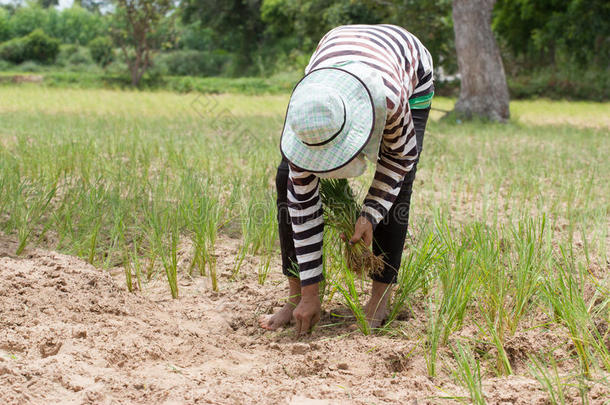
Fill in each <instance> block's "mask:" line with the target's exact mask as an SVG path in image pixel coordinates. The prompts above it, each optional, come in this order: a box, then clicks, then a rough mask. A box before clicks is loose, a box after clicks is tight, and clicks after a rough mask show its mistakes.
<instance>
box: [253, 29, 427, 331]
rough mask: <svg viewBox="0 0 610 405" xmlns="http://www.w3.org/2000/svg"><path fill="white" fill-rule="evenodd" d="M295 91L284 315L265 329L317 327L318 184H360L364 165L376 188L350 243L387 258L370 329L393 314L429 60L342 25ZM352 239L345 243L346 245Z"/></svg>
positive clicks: (285, 145)
mask: <svg viewBox="0 0 610 405" xmlns="http://www.w3.org/2000/svg"><path fill="white" fill-rule="evenodd" d="M305 73H306V74H305V77H303V79H301V81H300V82H299V83H298V84H297V86H296V87H295V89H294V91H293V93H292V95H291V97H290V102H289V105H288V110H287V112H286V120H285V123H284V129H283V132H282V138H281V141H280V149H281V152H282V162H281V163H280V165H279V167H278V170H277V176H276V187H277V207H278V222H279V236H280V246H281V251H282V267H283V273H284V275H286V276H287V277H288V285H289V293H288V294H289V295H288V301H287V303H286V304H285V305H284V307H283V308H282V309H281V310H280V311H279V312H277V313H275V314H273V315H267V316H263V317H261V318H260V319H259V323H260V326H261V327H263V328H265V329H269V330H274V329H277V328H278V327H280V326H283V325H285V324H287V323H288V322H290V320H291V318H292V317H294V319H295V321H296V328H297V334H298V335H302V334H304V333H307V332H309V331H310V329H311V328H312V327H313V326H314V325H315V324H316V323H317V322H318V321H319V319H320V300H319V296H318V283H319V282H320V281H322V279H323V274H322V234H323V227H324V224H323V215H322V214H323V212H322V203H321V200H320V195H319V193H318V185H319V179H320V178H348V177H356V176H359V175H361V174H362V173H363V172H364V170H365V168H366V162H365V158H366V159H368V160H369V161H371V162H375V164H376V171H375V178H374V180H373V182H372V184H371V186H370V188H369V190H368V194H367V196H366V198H365V200H364V204H363V208H362V212H361V214H360V217H359V219H358V220H357V222H356V224H355V227H354V233H353V235H351V238H350V240H349V242H350V243H352V244H353V243H356V242H358V241H363V242H364V243H365V244H366V245H367V246H370V245H371V243H372V244H373V252H374V253H375V254H376V255H383V256H382V257H383V260H384V262H385V265H384V268H383V270H382V271H381V272H380V274H377V275H374V276H372V279H373V284H372V291H371V296H370V299H369V302H368V303H367V304H366V307H365V311H366V316H367V320H368V322H369V325H370V326H371V327H372V328H376V327H379V326H381V324H382V322H383V321H384V319H385V317H386V316H387V314H388V300H389V297H390V295H391V289H392V288H391V287H392V285H393V284H395V283H396V278H397V274H398V268H399V266H400V262H401V257H402V250H403V246H404V243H405V237H406V234H407V225H408V220H409V205H410V200H411V192H412V188H413V181H414V180H415V171H416V166H417V161H418V156H419V154H420V153H421V150H422V142H423V137H424V130H425V127H426V121H427V120H428V113H429V111H430V102H431V99H432V96H433V94H434V86H433V82H432V58H431V57H430V53H429V52H428V51H427V50H426V48H425V47H424V46H423V45H422V43H421V42H420V41H419V40H418V39H417V38H416V37H415V36H413V35H412V34H410V33H409V32H407V31H406V30H404V29H402V28H400V27H397V26H393V25H385V24H384V25H346V26H341V27H337V28H335V29H333V30H331V31H330V32H328V33H327V34H326V35H325V36H324V37H323V38H322V40H321V41H320V43H319V44H318V47H317V49H316V51H315V52H314V54H313V55H312V57H311V59H310V61H309V65H308V66H307V68H306V69H305ZM347 237H349V235H347Z"/></svg>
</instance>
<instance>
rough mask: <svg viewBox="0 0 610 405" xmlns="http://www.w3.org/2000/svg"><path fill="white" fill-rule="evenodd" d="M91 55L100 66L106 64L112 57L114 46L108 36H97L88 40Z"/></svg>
mask: <svg viewBox="0 0 610 405" xmlns="http://www.w3.org/2000/svg"><path fill="white" fill-rule="evenodd" d="M89 52H90V53H91V57H92V58H93V60H94V61H95V63H97V64H98V65H100V66H107V65H108V64H109V63H110V62H112V60H113V59H114V47H113V43H112V39H110V38H109V37H97V38H95V39H93V40H91V42H89Z"/></svg>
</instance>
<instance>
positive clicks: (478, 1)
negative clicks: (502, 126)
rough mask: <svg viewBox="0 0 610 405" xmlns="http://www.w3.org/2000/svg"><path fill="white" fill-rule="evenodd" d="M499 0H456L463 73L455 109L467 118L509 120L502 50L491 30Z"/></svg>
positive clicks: (456, 30)
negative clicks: (495, 4) (495, 5)
mask: <svg viewBox="0 0 610 405" xmlns="http://www.w3.org/2000/svg"><path fill="white" fill-rule="evenodd" d="M494 3H495V0H453V30H454V33H455V49H456V52H457V60H458V66H459V70H460V76H461V86H460V98H459V100H458V102H457V103H456V105H455V111H456V113H458V115H460V116H463V117H464V118H473V117H481V118H487V119H490V120H493V121H506V120H507V119H508V118H509V116H510V112H509V107H508V102H509V98H508V87H507V86H506V76H505V74H504V66H503V65H502V58H501V57H500V50H499V49H498V45H497V44H496V39H495V37H494V34H493V32H492V31H491V11H492V9H493V6H494Z"/></svg>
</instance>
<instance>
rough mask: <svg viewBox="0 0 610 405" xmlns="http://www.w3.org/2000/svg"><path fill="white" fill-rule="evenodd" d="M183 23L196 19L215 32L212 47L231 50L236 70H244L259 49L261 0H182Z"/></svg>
mask: <svg viewBox="0 0 610 405" xmlns="http://www.w3.org/2000/svg"><path fill="white" fill-rule="evenodd" d="M181 6H182V18H183V20H184V22H185V23H192V22H197V21H198V22H200V23H201V26H202V27H206V28H209V29H211V30H213V32H214V33H215V34H216V35H215V36H214V42H215V44H216V47H217V48H219V49H223V50H226V51H229V52H234V53H235V55H236V60H237V71H236V72H234V73H244V72H246V71H247V69H248V68H249V67H250V66H251V65H252V63H253V61H254V57H255V55H256V54H257V53H258V52H259V51H260V42H261V39H262V34H263V31H264V28H265V27H264V25H263V22H262V21H261V13H260V7H261V0H224V1H217V0H183V1H182V3H181Z"/></svg>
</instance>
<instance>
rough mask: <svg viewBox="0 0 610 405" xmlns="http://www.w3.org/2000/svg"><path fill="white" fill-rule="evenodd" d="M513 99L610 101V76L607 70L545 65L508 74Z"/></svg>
mask: <svg viewBox="0 0 610 405" xmlns="http://www.w3.org/2000/svg"><path fill="white" fill-rule="evenodd" d="M508 87H509V91H510V95H511V98H513V99H523V98H536V97H545V98H550V99H572V100H593V101H607V100H608V98H609V97H610V76H609V75H608V73H607V72H606V71H605V70H604V69H595V68H590V69H586V70H583V69H578V68H564V69H557V68H543V69H539V70H537V71H534V72H521V73H520V74H519V75H516V76H514V77H508Z"/></svg>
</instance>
